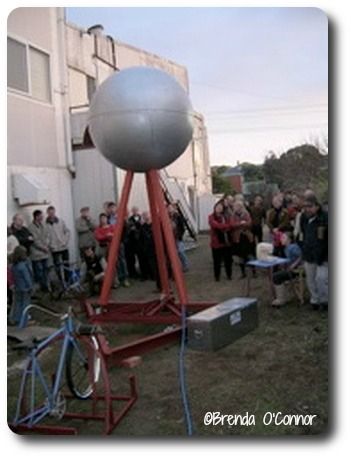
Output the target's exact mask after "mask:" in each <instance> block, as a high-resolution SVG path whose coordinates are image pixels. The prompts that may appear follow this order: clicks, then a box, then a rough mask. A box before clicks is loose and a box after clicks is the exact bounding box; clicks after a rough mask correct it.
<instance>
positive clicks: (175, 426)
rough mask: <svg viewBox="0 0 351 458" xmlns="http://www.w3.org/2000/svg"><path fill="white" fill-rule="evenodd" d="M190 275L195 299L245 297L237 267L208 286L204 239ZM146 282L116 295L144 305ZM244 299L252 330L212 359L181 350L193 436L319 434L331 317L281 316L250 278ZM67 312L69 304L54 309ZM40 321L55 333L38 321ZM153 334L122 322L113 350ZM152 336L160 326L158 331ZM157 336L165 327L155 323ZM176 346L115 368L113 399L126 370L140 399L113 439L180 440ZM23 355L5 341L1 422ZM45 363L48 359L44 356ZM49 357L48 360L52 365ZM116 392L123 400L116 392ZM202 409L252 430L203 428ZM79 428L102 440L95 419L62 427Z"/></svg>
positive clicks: (306, 309) (300, 310)
mask: <svg viewBox="0 0 351 458" xmlns="http://www.w3.org/2000/svg"><path fill="white" fill-rule="evenodd" d="M189 259H190V263H191V269H190V271H189V272H188V273H187V274H186V284H187V287H188V292H189V296H190V298H191V299H192V300H206V301H207V300H208V301H212V300H213V301H218V302H220V301H222V300H225V299H228V298H231V297H235V296H243V295H244V294H245V286H246V282H245V280H239V279H238V278H239V269H238V267H237V266H236V267H235V268H234V275H233V280H232V281H228V280H225V279H223V280H222V281H221V282H219V283H216V282H215V281H214V279H213V274H212V264H211V256H210V250H209V247H208V237H207V236H205V235H204V236H200V238H199V246H198V247H197V248H196V249H194V250H192V251H191V252H189ZM154 288H155V286H154V284H153V283H152V282H138V281H136V282H134V283H133V284H132V286H131V287H130V288H128V289H127V288H121V289H118V290H114V291H113V294H114V296H115V297H116V299H117V298H118V299H120V300H124V299H131V298H132V299H135V300H142V299H147V298H149V297H151V296H152V295H153V294H154V293H153V290H154ZM251 296H252V297H256V298H258V301H259V302H258V308H259V327H258V328H257V329H256V330H254V331H253V332H251V333H249V334H247V335H246V336H245V337H242V338H241V339H239V340H237V341H236V342H234V343H232V344H231V345H229V346H227V347H225V348H223V349H221V350H219V351H217V352H212V353H209V352H195V351H192V350H187V353H186V376H187V388H188V394H189V401H190V405H191V411H192V418H193V424H194V433H195V435H197V436H212V435H213V436H227V435H256V436H257V435H260V436H262V435H265V436H270V435H316V434H321V433H324V432H326V430H327V424H328V314H327V313H326V312H316V311H312V310H311V309H310V306H309V305H304V306H302V307H299V306H298V304H297V301H294V300H293V301H291V302H290V303H289V304H288V305H286V306H285V307H284V308H281V309H273V308H272V307H270V305H269V294H268V284H267V279H266V277H264V276H262V275H259V276H258V278H257V279H254V280H253V281H252V285H251ZM51 306H52V307H56V309H57V310H60V311H61V310H62V311H64V310H65V309H66V307H67V303H63V302H60V303H57V304H51ZM33 315H34V316H33V317H34V318H35V319H36V320H37V321H39V322H40V323H42V324H45V325H46V326H47V325H51V326H57V321H56V322H54V321H51V320H48V319H47V318H44V317H43V316H42V315H40V314H39V315H38V314H35V313H34V314H33ZM156 328H157V327H155V326H154V327H150V326H142V325H140V324H139V325H121V326H118V328H117V329H116V328H114V330H113V333H114V335H113V341H114V342H117V343H121V342H124V341H126V340H133V339H135V338H139V337H140V336H141V335H144V334H147V333H150V332H154V331H155V330H156ZM157 329H160V328H159V327H158V328H157ZM161 329H162V326H161ZM178 353H179V345H177V344H174V345H172V346H169V347H163V348H162V349H159V350H157V351H154V352H152V353H148V354H147V355H144V356H143V358H142V364H140V365H139V366H138V367H137V368H135V369H132V370H131V369H113V371H112V380H113V387H114V389H115V391H116V392H118V393H119V392H122V391H126V387H127V385H126V379H127V377H128V374H129V373H131V372H132V373H134V374H135V375H136V377H137V383H138V392H139V398H138V400H137V402H136V404H135V405H134V406H133V408H132V409H131V411H130V412H129V413H128V415H127V416H126V417H125V418H124V419H123V420H122V422H121V423H120V424H119V425H118V426H117V428H116V429H115V430H114V432H113V435H116V436H152V437H155V436H183V435H185V434H186V431H185V423H184V418H183V408H182V402H181V397H180V390H179V378H178ZM24 357H25V352H24V351H23V350H14V349H13V341H10V340H9V341H8V418H9V419H11V418H13V415H14V411H15V405H16V400H17V396H18V389H19V380H20V374H21V372H20V368H21V364H22V363H23V360H24ZM49 359H50V358H49ZM53 359H54V356H53V354H52V360H53ZM121 394H122V393H121ZM68 402H69V409H70V410H82V411H83V410H85V409H86V406H87V401H76V400H75V401H68ZM206 412H220V413H221V414H228V415H230V414H231V415H238V414H241V415H245V414H246V413H248V415H253V416H254V418H255V424H254V425H251V426H240V425H236V426H235V425H232V426H230V425H228V424H224V425H216V426H214V425H209V426H205V425H204V421H203V420H204V415H205V414H206ZM266 412H272V413H278V412H282V413H283V414H311V415H316V417H315V419H314V421H313V424H312V425H311V426H288V425H286V426H284V425H274V424H271V425H264V424H263V421H262V419H263V416H264V415H265V413H266ZM60 424H62V425H64V426H77V427H79V432H80V433H81V434H84V435H93V434H94V435H95V434H100V433H101V431H102V425H101V424H97V423H96V422H93V421H89V422H85V423H83V422H81V421H75V422H74V421H68V420H66V419H65V420H61V421H60Z"/></svg>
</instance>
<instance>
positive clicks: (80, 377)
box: [66, 336, 101, 399]
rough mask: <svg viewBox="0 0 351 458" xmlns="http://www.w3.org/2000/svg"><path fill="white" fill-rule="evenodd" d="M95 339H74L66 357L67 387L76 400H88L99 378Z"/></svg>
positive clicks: (98, 361)
mask: <svg viewBox="0 0 351 458" xmlns="http://www.w3.org/2000/svg"><path fill="white" fill-rule="evenodd" d="M98 348H99V347H98V342H97V340H96V337H94V336H91V337H81V338H79V339H75V340H74V341H73V343H72V344H71V345H70V346H69V347H68V350H67V355H66V379H67V385H68V388H69V390H70V391H71V393H72V394H73V396H75V397H76V398H77V399H88V398H89V397H90V396H91V394H92V393H93V390H94V387H95V385H96V384H97V383H98V381H99V378H100V368H101V361H100V356H99V355H98V352H97V351H98Z"/></svg>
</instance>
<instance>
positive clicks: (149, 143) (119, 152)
mask: <svg viewBox="0 0 351 458" xmlns="http://www.w3.org/2000/svg"><path fill="white" fill-rule="evenodd" d="M192 120H193V116H192V106H191V103H190V100H189V97H188V95H187V93H186V92H185V90H184V89H183V88H182V87H181V86H180V85H179V84H178V82H177V81H176V80H175V79H174V78H173V77H172V76H170V75H168V74H167V73H165V72H163V71H161V70H157V69H155V68H151V67H131V68H128V69H126V70H122V71H121V72H118V73H114V74H113V75H111V76H110V77H109V78H107V79H106V80H105V81H104V82H103V83H102V84H101V86H100V87H99V88H98V90H97V92H96V94H95V95H94V97H93V100H92V103H91V106H90V112H89V132H90V134H91V136H92V139H93V141H94V144H95V145H96V147H97V148H98V149H99V150H100V152H101V153H102V154H103V155H104V156H105V157H106V158H107V159H108V160H109V161H111V162H112V163H113V164H115V165H116V166H117V167H120V168H122V169H124V170H133V171H134V172H146V171H147V170H150V169H161V168H163V167H165V166H167V165H168V164H170V163H172V162H173V161H175V160H176V159H177V158H178V157H179V156H180V155H181V154H182V153H183V152H184V151H185V149H186V147H187V146H188V144H189V142H190V140H191V138H192V133H193V123H192Z"/></svg>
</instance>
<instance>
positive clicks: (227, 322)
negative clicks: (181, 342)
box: [187, 297, 258, 351]
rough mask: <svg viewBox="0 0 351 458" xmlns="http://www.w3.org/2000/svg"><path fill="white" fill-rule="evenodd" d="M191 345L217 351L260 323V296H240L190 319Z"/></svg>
mask: <svg viewBox="0 0 351 458" xmlns="http://www.w3.org/2000/svg"><path fill="white" fill-rule="evenodd" d="M187 326H188V347H189V348H192V349H194V350H205V351H214V350H218V349H219V348H222V347H224V346H226V345H229V344H230V343H232V342H234V341H235V340H237V339H239V338H240V337H242V336H244V335H245V334H247V333H248V332H250V331H252V330H253V329H255V328H256V327H257V326H258V311H257V299H253V298H247V297H236V298H233V299H229V300H227V301H225V302H222V303H220V304H217V305H215V306H214V307H210V308H208V309H207V310H204V311H202V312H199V313H196V314H195V315H192V316H191V317H189V318H188V319H187Z"/></svg>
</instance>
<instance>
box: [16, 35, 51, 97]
mask: <svg viewBox="0 0 351 458" xmlns="http://www.w3.org/2000/svg"><path fill="white" fill-rule="evenodd" d="M7 85H8V87H10V88H12V89H16V90H18V91H21V92H25V93H27V94H28V95H30V96H32V97H33V98H35V99H37V100H41V101H43V102H51V77H50V57H49V55H48V54H46V53H45V52H43V51H40V50H39V49H37V48H34V47H33V46H29V45H26V44H24V43H20V42H19V41H17V40H14V39H13V38H9V37H8V38H7Z"/></svg>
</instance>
